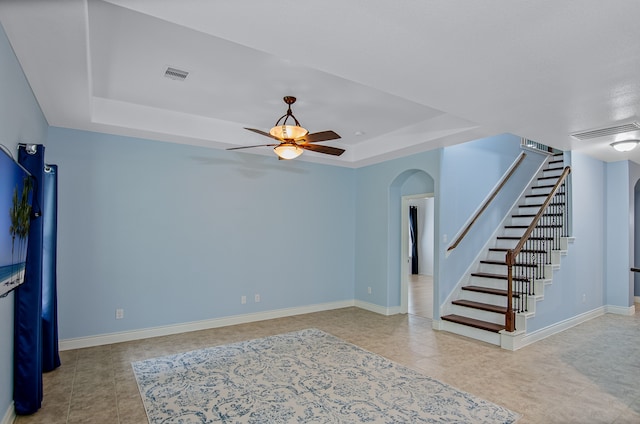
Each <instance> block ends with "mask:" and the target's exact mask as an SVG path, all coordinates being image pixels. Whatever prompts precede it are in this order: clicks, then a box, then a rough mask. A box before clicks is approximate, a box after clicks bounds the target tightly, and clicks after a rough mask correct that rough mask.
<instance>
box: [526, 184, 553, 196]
mask: <svg viewBox="0 0 640 424" xmlns="http://www.w3.org/2000/svg"><path fill="white" fill-rule="evenodd" d="M547 185H548V184H542V186H547ZM551 188H552V187H537V186H533V187H531V192H530V193H529V194H549V193H551Z"/></svg>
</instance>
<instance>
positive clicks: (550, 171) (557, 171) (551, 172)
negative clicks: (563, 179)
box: [542, 168, 562, 177]
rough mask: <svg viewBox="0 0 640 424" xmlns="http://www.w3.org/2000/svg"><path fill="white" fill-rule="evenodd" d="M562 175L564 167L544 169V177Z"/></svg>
mask: <svg viewBox="0 0 640 424" xmlns="http://www.w3.org/2000/svg"><path fill="white" fill-rule="evenodd" d="M560 175H562V168H550V169H549V168H547V169H545V170H544V171H542V176H543V177H560Z"/></svg>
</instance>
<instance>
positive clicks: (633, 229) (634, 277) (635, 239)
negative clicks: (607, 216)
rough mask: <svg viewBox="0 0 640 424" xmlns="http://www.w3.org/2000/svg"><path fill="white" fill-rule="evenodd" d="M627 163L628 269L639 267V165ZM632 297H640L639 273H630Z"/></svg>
mask: <svg viewBox="0 0 640 424" xmlns="http://www.w3.org/2000/svg"><path fill="white" fill-rule="evenodd" d="M628 163H629V190H630V192H631V194H630V196H631V198H630V201H629V203H630V204H631V205H632V212H631V219H630V229H629V234H631V238H632V239H631V246H632V248H633V250H632V254H631V255H630V256H631V260H630V267H636V268H638V267H640V165H638V164H637V163H635V162H628ZM631 281H632V286H633V290H632V294H631V295H632V296H640V273H637V272H633V273H631Z"/></svg>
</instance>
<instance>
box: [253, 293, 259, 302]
mask: <svg viewBox="0 0 640 424" xmlns="http://www.w3.org/2000/svg"><path fill="white" fill-rule="evenodd" d="M253 299H254V300H255V301H256V303H258V302H260V295H259V294H256V295H255V296H254V298H253Z"/></svg>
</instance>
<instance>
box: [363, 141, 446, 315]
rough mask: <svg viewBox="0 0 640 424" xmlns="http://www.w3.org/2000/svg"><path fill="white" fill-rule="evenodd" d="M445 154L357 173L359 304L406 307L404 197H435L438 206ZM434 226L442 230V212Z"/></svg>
mask: <svg viewBox="0 0 640 424" xmlns="http://www.w3.org/2000/svg"><path fill="white" fill-rule="evenodd" d="M440 154H441V151H440V150H432V151H429V152H424V153H419V154H415V155H412V156H408V157H404V158H400V159H395V160H390V161H387V162H383V163H379V164H376V165H371V166H367V167H363V168H359V169H358V170H357V172H356V214H357V219H356V222H355V234H356V248H355V260H356V279H355V298H356V299H357V300H360V301H364V302H369V303H372V304H375V305H379V306H383V307H394V306H399V305H400V285H401V281H400V278H401V274H400V255H401V250H400V249H401V244H400V243H401V242H400V239H401V232H400V230H401V228H400V226H401V220H400V218H401V217H400V213H401V196H402V195H410V194H420V193H435V197H436V202H437V199H438V187H437V185H438V184H437V176H438V174H439V172H440ZM434 222H435V227H436V228H437V227H438V216H437V211H436V216H435V218H434ZM434 274H435V275H437V270H435V271H434ZM368 287H371V289H372V293H371V294H368V291H367V288H368Z"/></svg>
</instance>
